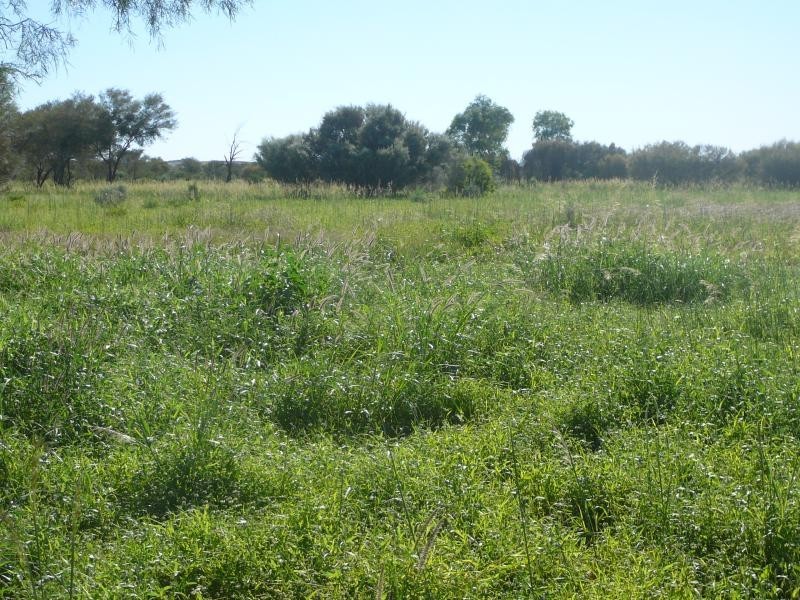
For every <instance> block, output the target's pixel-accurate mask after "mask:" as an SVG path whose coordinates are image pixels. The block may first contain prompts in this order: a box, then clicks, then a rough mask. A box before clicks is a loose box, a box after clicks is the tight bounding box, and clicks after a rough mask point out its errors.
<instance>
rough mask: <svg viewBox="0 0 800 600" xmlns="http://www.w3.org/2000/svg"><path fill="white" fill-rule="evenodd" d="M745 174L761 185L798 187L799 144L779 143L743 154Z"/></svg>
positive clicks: (799, 179)
mask: <svg viewBox="0 0 800 600" xmlns="http://www.w3.org/2000/svg"><path fill="white" fill-rule="evenodd" d="M742 158H743V159H744V162H745V164H746V165H747V174H748V176H750V177H751V178H753V179H755V180H756V181H759V182H761V183H766V184H769V185H782V186H800V143H797V142H787V141H785V140H784V141H781V142H777V143H776V144H773V145H772V146H764V147H762V148H759V149H758V150H751V151H750V152H747V153H745V154H744V155H743V156H742Z"/></svg>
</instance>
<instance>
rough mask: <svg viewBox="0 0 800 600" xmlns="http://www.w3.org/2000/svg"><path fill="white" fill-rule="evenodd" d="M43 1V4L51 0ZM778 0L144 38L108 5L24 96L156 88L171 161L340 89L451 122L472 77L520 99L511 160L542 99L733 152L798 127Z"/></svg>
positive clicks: (321, 15)
mask: <svg viewBox="0 0 800 600" xmlns="http://www.w3.org/2000/svg"><path fill="white" fill-rule="evenodd" d="M31 4H32V5H31V6H30V9H31V11H30V12H31V13H33V14H36V11H39V15H38V16H40V17H41V16H42V15H45V14H46V10H47V9H46V8H45V6H44V5H45V4H46V3H40V4H42V5H41V6H36V5H34V3H31ZM768 8H769V10H766V9H764V8H761V9H759V8H757V7H755V6H752V5H750V4H749V3H747V2H735V3H723V2H720V1H714V2H709V3H706V4H705V5H704V6H702V7H698V6H696V5H692V4H689V3H688V2H679V3H673V4H670V5H669V6H666V7H665V6H660V5H658V4H655V3H644V4H643V3H637V2H632V1H626V2H617V3H615V4H614V5H613V6H611V7H608V6H594V5H591V4H589V3H587V2H579V1H576V2H571V3H569V5H559V6H532V5H529V4H528V3H525V2H507V3H504V4H503V5H502V6H499V7H493V8H492V9H491V10H486V9H485V7H484V6H482V5H480V4H478V3H476V2H468V3H466V4H458V3H455V2H454V1H453V0H448V1H447V2H442V3H437V5H436V6H430V5H428V4H423V3H422V2H419V1H415V2H411V3H404V4H403V5H402V7H401V6H400V5H399V4H390V5H384V6H378V7H376V6H372V5H371V4H369V3H366V2H363V1H356V0H351V1H349V2H345V3H343V4H340V5H337V6H331V5H328V4H325V3H323V2H321V0H311V1H306V2H302V3H298V4H295V5H293V6H291V7H287V6H264V5H259V4H256V5H254V6H252V7H249V8H245V10H244V11H243V12H242V14H241V15H240V16H239V17H238V19H237V20H235V21H233V22H228V21H227V20H226V19H225V18H224V17H222V16H219V15H214V14H212V15H205V14H199V15H197V16H196V17H195V18H194V19H193V20H192V22H190V23H187V24H185V25H182V26H179V27H177V28H175V29H171V30H166V31H165V32H164V35H163V48H159V47H158V44H155V43H153V42H151V41H150V40H148V39H147V36H146V35H143V34H142V33H141V31H142V29H141V27H138V26H137V25H134V35H135V36H137V39H133V38H129V37H128V36H126V35H121V34H118V33H115V32H112V31H110V28H111V25H112V21H111V18H110V15H109V14H108V13H107V12H106V11H103V10H98V11H95V12H94V13H91V14H90V15H88V16H86V17H83V18H78V19H74V20H72V21H64V20H61V21H60V23H61V24H62V25H63V26H65V28H68V29H70V30H72V31H73V33H74V34H75V36H76V38H77V40H78V45H77V47H76V48H74V49H73V50H72V51H71V53H70V56H69V63H70V64H69V66H68V67H67V68H66V69H65V68H61V69H59V70H58V71H57V72H55V73H52V74H50V75H49V76H48V77H47V78H46V79H45V80H44V81H43V82H42V83H41V85H37V84H35V83H32V82H23V85H22V86H21V87H22V88H23V89H21V90H20V91H19V94H18V104H19V106H20V108H21V109H23V110H25V109H30V108H33V107H34V106H37V105H39V104H42V103H44V102H47V101H49V100H55V99H63V98H66V97H69V96H70V95H72V94H73V93H74V92H76V91H79V92H85V93H88V94H93V95H97V94H98V93H99V92H101V91H102V90H105V89H107V88H110V87H117V88H122V89H128V90H130V91H131V92H132V93H133V94H134V96H136V97H142V96H144V95H145V94H147V93H150V92H159V93H162V94H163V95H164V99H165V101H166V102H167V103H168V104H169V105H170V106H171V107H172V108H173V109H174V110H175V112H176V113H177V118H178V127H177V129H176V130H175V131H173V132H172V133H171V134H169V135H167V136H165V138H164V139H163V140H160V141H158V142H156V143H155V144H152V145H150V146H148V147H146V148H145V153H146V154H147V155H149V156H154V157H155V156H158V157H161V158H163V159H164V160H167V161H172V160H181V159H183V158H189V157H193V158H197V159H198V160H201V161H210V160H221V157H222V154H223V152H224V151H225V149H226V145H227V144H228V143H229V142H230V140H231V138H232V136H233V135H234V132H235V131H237V129H238V130H241V138H242V141H243V142H244V143H245V145H244V152H243V155H242V160H247V161H250V160H252V157H253V154H254V152H255V150H256V147H257V145H258V144H259V143H260V142H261V140H262V139H265V138H269V137H283V136H285V135H288V134H292V133H304V132H306V131H308V130H309V129H310V128H312V127H315V126H316V125H318V123H319V121H320V119H321V118H322V116H323V115H324V114H325V113H326V112H327V111H329V110H332V109H334V108H336V107H337V106H343V105H353V104H356V105H362V106H363V105H366V104H368V103H374V104H391V105H392V106H394V107H396V108H397V109H399V110H400V111H401V112H403V113H404V114H405V115H406V117H407V118H408V119H410V120H414V121H419V122H420V123H422V124H423V125H424V126H425V127H427V128H428V129H430V130H431V131H435V132H443V131H444V130H445V129H447V127H448V126H449V124H450V122H451V121H452V118H453V117H454V116H455V115H456V114H457V113H459V112H461V111H463V110H464V108H465V107H466V106H467V104H468V103H469V102H471V101H472V100H473V99H474V98H475V96H477V95H478V94H485V95H487V96H488V97H489V98H491V99H492V100H493V101H494V102H496V103H497V104H500V105H502V106H505V107H507V108H508V109H509V110H510V111H511V113H512V114H513V115H514V117H515V122H514V123H513V124H512V126H511V129H510V132H509V137H508V139H507V142H506V147H507V148H508V149H509V152H510V154H511V156H512V157H513V158H515V159H517V160H519V159H521V157H522V154H523V153H524V152H525V151H526V150H527V149H529V148H530V146H531V143H532V133H531V122H532V120H533V116H534V114H535V113H536V112H537V111H540V110H558V111H561V112H564V113H566V114H567V115H568V116H569V117H570V118H572V119H573V120H574V122H575V126H574V128H573V137H574V138H575V140H576V141H597V142H599V143H602V144H611V143H615V144H616V145H617V146H619V147H622V148H625V149H626V150H627V151H631V150H634V149H636V148H641V147H643V146H645V145H648V144H655V143H659V142H661V141H678V140H680V141H684V142H686V143H687V144H688V145H690V146H694V145H697V144H712V145H717V146H724V147H727V148H729V149H731V150H733V151H734V152H736V153H737V154H738V153H741V152H742V151H746V150H750V149H755V148H758V147H761V146H764V145H770V144H772V143H775V142H778V141H780V140H784V139H785V140H797V139H800V119H798V118H797V117H796V114H795V108H794V105H795V104H796V99H798V98H800V82H798V81H797V79H796V78H794V77H791V76H790V74H792V73H794V72H796V70H797V64H796V63H797V56H800V52H798V50H800V42H799V41H798V40H797V38H796V36H795V35H794V33H793V32H794V30H795V27H796V25H797V23H798V21H800V19H798V17H800V6H796V5H794V4H792V3H789V2H775V3H771V5H770V6H769V7H768ZM475 11H479V12H478V15H479V16H480V18H478V19H475V18H474V12H475ZM418 15H419V17H418ZM90 19H91V20H94V21H95V22H96V23H99V25H93V24H92V23H91V21H90ZM541 23H545V24H546V25H547V26H546V27H544V28H543V27H541ZM137 27H138V28H137ZM676 32H680V34H681V35H680V36H676ZM442 49H447V50H446V51H442ZM254 55H255V56H254ZM250 57H253V58H250ZM262 57H263V58H262ZM529 73H535V76H531V75H529ZM431 98H435V101H431Z"/></svg>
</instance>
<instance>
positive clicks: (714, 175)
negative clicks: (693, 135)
mask: <svg viewBox="0 0 800 600" xmlns="http://www.w3.org/2000/svg"><path fill="white" fill-rule="evenodd" d="M739 171H740V163H739V161H738V160H737V158H736V155H735V154H734V153H733V152H731V151H730V150H728V149H727V148H721V147H718V146H694V147H692V146H689V145H687V144H686V143H684V142H680V141H678V142H661V143H659V144H650V145H648V146H645V147H644V148H641V149H639V150H636V151H635V152H633V153H632V154H631V156H630V174H631V176H632V177H633V178H634V179H642V180H647V181H656V182H658V183H663V184H668V185H680V184H686V183H703V182H708V181H733V180H734V179H736V177H738V175H739Z"/></svg>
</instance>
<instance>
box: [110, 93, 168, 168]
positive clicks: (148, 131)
mask: <svg viewBox="0 0 800 600" xmlns="http://www.w3.org/2000/svg"><path fill="white" fill-rule="evenodd" d="M98 104H99V106H100V108H101V111H102V112H101V114H100V117H99V118H100V119H101V121H102V124H101V128H102V135H101V136H100V138H99V139H98V140H97V155H98V157H99V158H100V159H101V160H102V161H103V162H104V163H105V165H106V169H107V172H106V181H108V182H113V181H114V180H115V179H116V178H117V170H118V169H119V166H120V163H121V162H122V160H123V158H125V156H126V155H128V153H129V152H131V151H132V150H133V146H134V145H137V146H141V147H144V146H146V145H148V144H151V143H153V142H154V141H156V140H158V139H159V138H161V136H162V135H164V133H165V132H167V131H170V130H172V129H174V128H175V127H176V126H177V121H176V120H175V113H174V112H173V111H172V109H171V108H170V107H169V106H168V105H167V104H166V103H165V102H164V99H163V98H162V97H161V95H160V94H148V95H147V96H145V97H144V99H142V100H136V99H134V98H133V96H131V93H130V92H129V91H127V90H119V89H114V88H109V89H107V90H106V91H105V92H103V93H102V94H100V97H99V100H98Z"/></svg>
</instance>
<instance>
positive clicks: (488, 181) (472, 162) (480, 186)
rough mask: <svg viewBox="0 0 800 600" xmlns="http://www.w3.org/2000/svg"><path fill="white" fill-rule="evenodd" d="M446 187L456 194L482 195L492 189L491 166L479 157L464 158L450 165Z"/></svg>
mask: <svg viewBox="0 0 800 600" xmlns="http://www.w3.org/2000/svg"><path fill="white" fill-rule="evenodd" d="M447 189H448V191H450V193H452V194H456V195H458V196H468V197H477V196H483V195H484V194H487V193H489V192H491V191H493V190H494V177H493V175H492V167H491V166H489V163H487V162H486V161H485V160H481V159H480V158H475V157H472V156H471V157H468V158H464V159H462V160H461V161H459V162H457V163H456V164H455V165H454V166H453V167H452V169H451V171H450V180H449V183H448V186H447Z"/></svg>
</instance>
